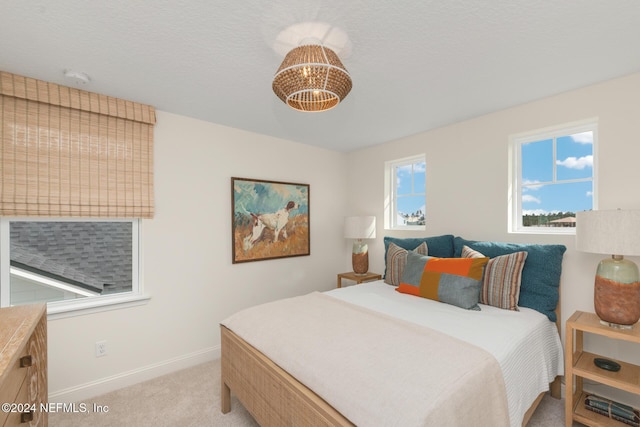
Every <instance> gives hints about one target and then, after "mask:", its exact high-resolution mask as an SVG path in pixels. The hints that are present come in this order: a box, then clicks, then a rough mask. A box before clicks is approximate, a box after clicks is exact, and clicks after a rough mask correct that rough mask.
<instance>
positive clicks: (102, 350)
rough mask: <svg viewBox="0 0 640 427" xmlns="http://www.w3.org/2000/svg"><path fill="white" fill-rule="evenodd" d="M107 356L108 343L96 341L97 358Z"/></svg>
mask: <svg viewBox="0 0 640 427" xmlns="http://www.w3.org/2000/svg"><path fill="white" fill-rule="evenodd" d="M106 355H107V342H106V341H96V357H102V356H106Z"/></svg>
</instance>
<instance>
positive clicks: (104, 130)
mask: <svg viewBox="0 0 640 427" xmlns="http://www.w3.org/2000/svg"><path fill="white" fill-rule="evenodd" d="M0 121H1V125H2V127H1V128H0V132H1V133H0V141H1V142H2V148H1V149H0V168H1V169H2V170H1V171H0V179H1V182H0V215H3V216H47V217H110V218H151V217H153V214H154V198H153V127H154V124H155V109H154V108H153V107H151V106H148V105H142V104H137V103H134V102H131V101H124V100H121V99H117V98H112V97H108V96H104V95H98V94H95V93H91V92H86V91H82V90H78V89H74V88H69V87H65V86H59V85H56V84H53V83H47V82H44V81H40V80H35V79H31V78H26V77H22V76H18V75H15V74H10V73H6V72H1V71H0Z"/></svg>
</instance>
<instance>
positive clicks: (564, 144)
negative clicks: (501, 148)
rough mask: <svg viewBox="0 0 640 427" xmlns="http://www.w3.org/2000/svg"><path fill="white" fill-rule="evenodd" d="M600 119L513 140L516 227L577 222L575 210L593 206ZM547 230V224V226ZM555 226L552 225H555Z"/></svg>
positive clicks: (565, 224) (548, 226)
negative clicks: (595, 151)
mask: <svg viewBox="0 0 640 427" xmlns="http://www.w3.org/2000/svg"><path fill="white" fill-rule="evenodd" d="M596 134H597V132H596V125H595V123H589V124H586V125H581V126H579V127H566V128H558V129H554V130H551V131H548V132H545V133H543V134H540V133H534V134H532V135H530V136H523V137H519V138H516V139H515V140H514V141H513V144H514V147H513V149H514V150H515V154H516V156H515V158H514V159H515V162H516V163H517V165H516V166H518V167H515V168H513V170H516V171H519V174H517V176H515V177H514V178H516V179H515V181H514V183H513V188H514V190H515V191H516V193H514V196H513V199H514V202H515V206H514V209H513V212H514V216H515V218H514V221H513V224H514V225H515V227H512V228H513V230H512V231H518V230H522V229H525V228H529V227H546V228H567V227H575V213H576V212H579V211H584V210H590V209H593V208H594V143H595V139H596ZM545 231H546V230H545ZM551 231H553V230H551Z"/></svg>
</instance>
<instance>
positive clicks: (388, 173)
mask: <svg viewBox="0 0 640 427" xmlns="http://www.w3.org/2000/svg"><path fill="white" fill-rule="evenodd" d="M421 161H422V162H425V164H426V161H427V159H426V155H425V154H424V153H423V154H418V155H415V156H410V157H404V158H401V159H396V160H389V161H386V162H384V195H385V197H384V228H385V230H405V231H424V230H426V229H427V226H426V224H425V225H398V224H396V221H395V218H397V212H396V203H394V200H395V199H396V188H397V187H396V176H395V174H394V173H393V172H394V169H395V167H397V166H404V165H410V164H413V163H416V162H421ZM426 179H427V177H426V173H425V181H426ZM425 189H426V185H425ZM425 205H426V193H425ZM425 214H426V212H425ZM425 219H426V218H425ZM425 222H426V221H425Z"/></svg>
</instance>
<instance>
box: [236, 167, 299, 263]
mask: <svg viewBox="0 0 640 427" xmlns="http://www.w3.org/2000/svg"><path fill="white" fill-rule="evenodd" d="M309 192H310V186H309V184H299V183H293V182H282V181H268V180H262V179H251V178H238V177H232V178H231V217H232V218H231V239H232V241H231V247H232V257H233V263H234V264H236V263H242V262H250V261H262V260H268V259H277V258H287V257H296V256H306V255H310V253H311V245H310V239H309V237H310V233H309V229H310V217H309V211H310V210H309Z"/></svg>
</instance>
